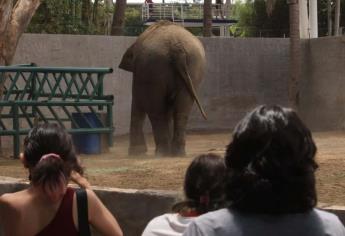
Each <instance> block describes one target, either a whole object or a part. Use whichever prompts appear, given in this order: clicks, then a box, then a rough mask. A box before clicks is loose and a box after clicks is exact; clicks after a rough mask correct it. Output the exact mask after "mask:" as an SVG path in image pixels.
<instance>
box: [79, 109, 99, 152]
mask: <svg viewBox="0 0 345 236" xmlns="http://www.w3.org/2000/svg"><path fill="white" fill-rule="evenodd" d="M72 117H73V119H74V120H75V122H76V123H77V124H78V126H79V128H100V127H102V123H101V122H100V120H99V119H98V118H97V115H96V114H95V113H92V112H85V113H72ZM72 128H77V127H75V125H74V124H73V122H72ZM72 139H73V143H74V147H75V149H76V151H77V153H84V154H98V153H100V152H101V135H100V134H72Z"/></svg>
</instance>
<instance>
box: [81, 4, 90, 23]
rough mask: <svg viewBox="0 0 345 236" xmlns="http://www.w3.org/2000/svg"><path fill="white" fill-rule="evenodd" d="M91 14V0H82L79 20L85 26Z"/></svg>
mask: <svg viewBox="0 0 345 236" xmlns="http://www.w3.org/2000/svg"><path fill="white" fill-rule="evenodd" d="M90 16H91V2H90V0H82V9H81V21H82V22H83V24H84V26H85V27H86V28H88V27H89V25H90V18H91V17H90Z"/></svg>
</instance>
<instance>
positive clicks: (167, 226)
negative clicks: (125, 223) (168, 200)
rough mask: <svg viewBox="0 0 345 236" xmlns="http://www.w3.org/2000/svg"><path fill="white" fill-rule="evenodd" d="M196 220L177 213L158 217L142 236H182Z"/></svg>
mask: <svg viewBox="0 0 345 236" xmlns="http://www.w3.org/2000/svg"><path fill="white" fill-rule="evenodd" d="M194 218H195V217H183V216H181V215H180V214H177V213H173V214H164V215H161V216H157V217H156V218H154V219H152V220H151V221H150V222H149V223H148V224H147V226H146V228H145V230H144V232H143V234H142V236H181V235H182V233H183V232H184V231H185V229H186V228H187V227H188V225H189V224H190V222H191V221H192V220H193V219H194Z"/></svg>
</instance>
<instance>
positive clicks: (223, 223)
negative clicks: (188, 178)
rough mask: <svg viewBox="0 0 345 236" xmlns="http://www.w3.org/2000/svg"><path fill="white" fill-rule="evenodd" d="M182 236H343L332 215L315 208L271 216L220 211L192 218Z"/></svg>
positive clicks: (335, 217)
mask: <svg viewBox="0 0 345 236" xmlns="http://www.w3.org/2000/svg"><path fill="white" fill-rule="evenodd" d="M183 236H345V228H344V226H343V224H342V223H341V222H340V220H339V218H338V217H337V216H336V215H334V214H331V213H328V212H325V211H321V210H317V209H314V210H312V211H310V212H308V213H301V214H285V215H274V216H272V215H266V214H248V213H240V212H238V211H234V210H228V209H221V210H217V211H214V212H209V213H207V214H204V215H202V216H200V217H197V218H195V219H194V220H193V222H192V223H191V224H190V225H189V227H188V228H187V229H186V231H185V232H184V234H183Z"/></svg>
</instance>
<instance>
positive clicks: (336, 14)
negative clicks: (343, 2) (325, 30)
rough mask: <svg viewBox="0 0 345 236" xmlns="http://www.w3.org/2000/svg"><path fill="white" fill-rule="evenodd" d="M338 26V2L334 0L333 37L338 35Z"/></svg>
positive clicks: (338, 0)
mask: <svg viewBox="0 0 345 236" xmlns="http://www.w3.org/2000/svg"><path fill="white" fill-rule="evenodd" d="M339 26H340V0H335V13H334V35H335V36H338V35H339Z"/></svg>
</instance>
